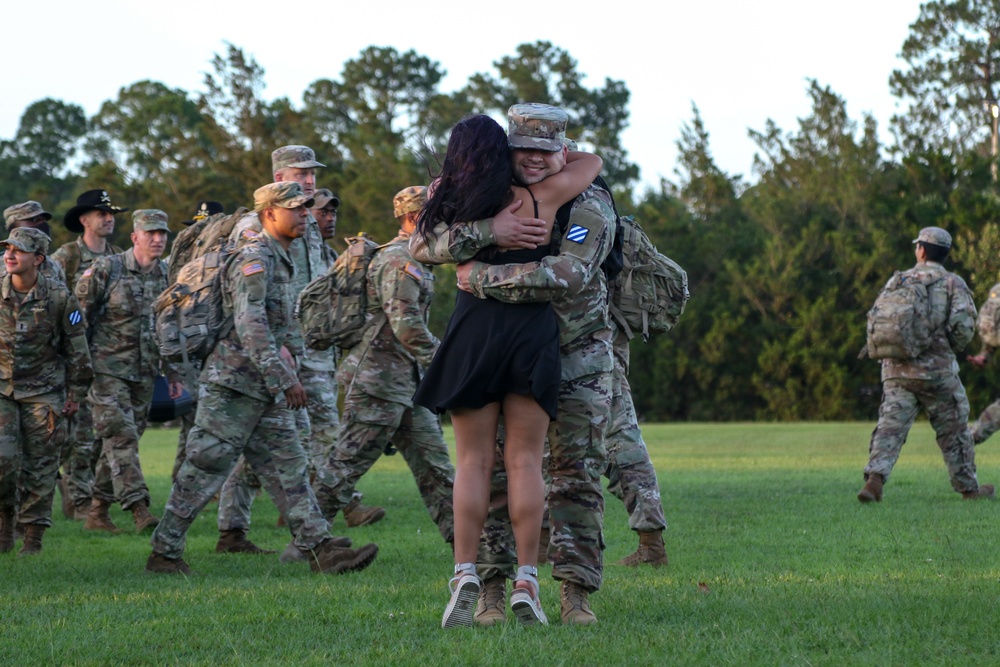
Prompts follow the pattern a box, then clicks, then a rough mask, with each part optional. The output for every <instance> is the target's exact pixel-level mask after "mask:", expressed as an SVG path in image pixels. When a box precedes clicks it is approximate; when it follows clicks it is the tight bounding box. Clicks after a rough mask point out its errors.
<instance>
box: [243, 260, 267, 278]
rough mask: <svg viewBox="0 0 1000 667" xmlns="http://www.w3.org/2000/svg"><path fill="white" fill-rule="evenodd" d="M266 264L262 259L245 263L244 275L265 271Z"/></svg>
mask: <svg viewBox="0 0 1000 667" xmlns="http://www.w3.org/2000/svg"><path fill="white" fill-rule="evenodd" d="M263 271H264V265H263V264H262V263H261V262H260V261H255V262H250V263H249V264H244V265H243V275H245V276H252V275H254V274H255V273H263Z"/></svg>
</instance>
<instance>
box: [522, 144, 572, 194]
mask: <svg viewBox="0 0 1000 667" xmlns="http://www.w3.org/2000/svg"><path fill="white" fill-rule="evenodd" d="M510 161H511V166H512V167H513V170H514V177H515V178H516V179H517V180H518V182H520V183H523V184H524V185H532V184H533V183H539V182H541V181H544V180H545V179H546V178H548V177H549V176H551V175H553V174H558V173H559V172H560V171H562V170H563V167H565V166H566V149H565V148H563V149H562V150H558V151H538V150H530V149H526V148H515V149H514V150H512V151H511V152H510Z"/></svg>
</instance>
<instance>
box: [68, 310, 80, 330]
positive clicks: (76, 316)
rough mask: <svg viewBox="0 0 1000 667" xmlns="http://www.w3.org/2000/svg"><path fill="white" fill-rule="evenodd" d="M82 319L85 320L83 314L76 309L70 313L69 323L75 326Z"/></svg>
mask: <svg viewBox="0 0 1000 667" xmlns="http://www.w3.org/2000/svg"><path fill="white" fill-rule="evenodd" d="M82 320H83V315H81V314H80V311H79V310H74V311H73V312H72V313H70V314H69V323H70V325H72V326H74V327H75V326H76V325H77V324H79V323H80V322H81V321H82Z"/></svg>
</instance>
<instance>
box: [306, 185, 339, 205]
mask: <svg viewBox="0 0 1000 667" xmlns="http://www.w3.org/2000/svg"><path fill="white" fill-rule="evenodd" d="M327 204H333V207H334V208H340V198H339V197H337V195H335V194H333V193H332V192H330V191H329V190H327V189H326V188H320V189H319V190H317V191H316V194H314V195H313V205H312V206H310V207H309V208H323V207H325V206H326V205H327Z"/></svg>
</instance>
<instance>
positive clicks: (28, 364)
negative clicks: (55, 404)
mask: <svg viewBox="0 0 1000 667" xmlns="http://www.w3.org/2000/svg"><path fill="white" fill-rule="evenodd" d="M86 334H87V329H86V326H85V324H84V321H83V315H82V313H81V312H80V306H79V305H78V303H77V301H76V297H75V296H73V293H72V292H70V291H69V289H68V288H67V287H66V285H65V283H63V282H61V281H56V280H53V279H50V278H46V277H44V276H43V275H42V274H39V276H38V282H36V283H35V286H34V287H32V288H31V290H30V291H29V292H28V293H27V294H26V295H24V298H23V300H22V301H21V303H20V304H19V303H18V302H17V299H16V298H15V294H14V293H13V288H12V286H11V279H10V276H9V275H8V276H4V278H3V280H2V282H0V394H3V395H4V396H7V397H8V398H13V399H15V400H20V399H23V398H29V397H31V396H38V395H39V394H47V393H49V392H55V391H64V390H66V391H67V393H68V398H69V399H70V400H72V401H75V402H77V403H79V402H80V401H82V400H84V398H86V396H87V389H88V388H89V387H90V381H91V380H92V379H93V377H94V371H93V369H92V368H91V365H90V352H89V351H88V349H87V335H86Z"/></svg>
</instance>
